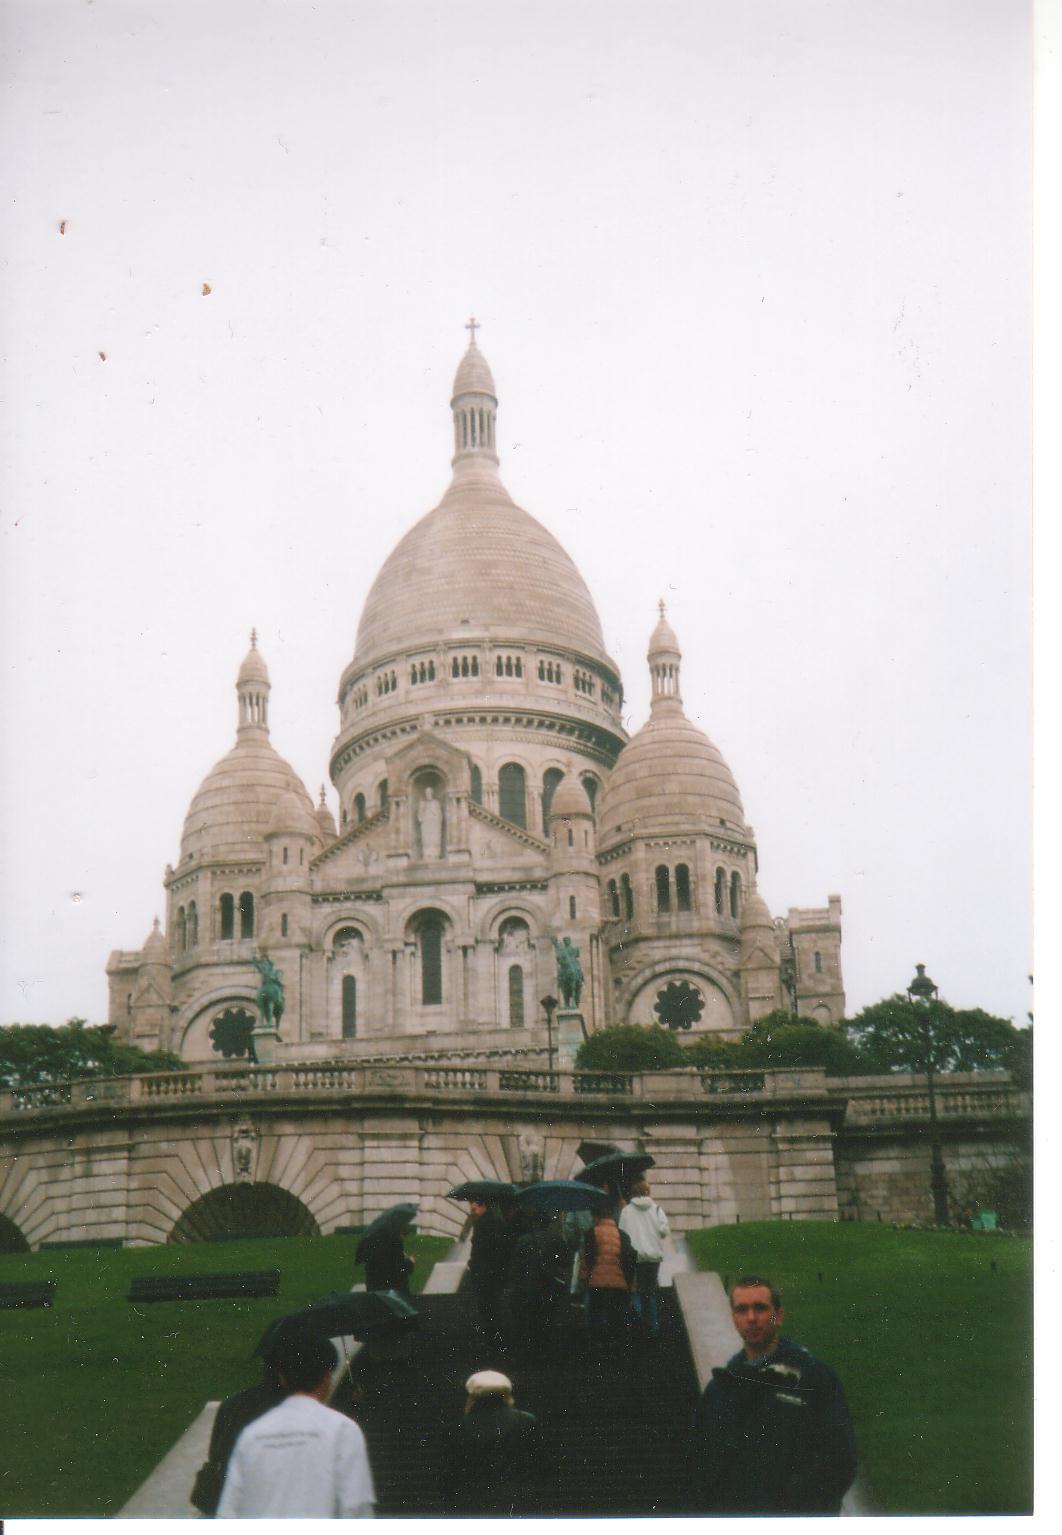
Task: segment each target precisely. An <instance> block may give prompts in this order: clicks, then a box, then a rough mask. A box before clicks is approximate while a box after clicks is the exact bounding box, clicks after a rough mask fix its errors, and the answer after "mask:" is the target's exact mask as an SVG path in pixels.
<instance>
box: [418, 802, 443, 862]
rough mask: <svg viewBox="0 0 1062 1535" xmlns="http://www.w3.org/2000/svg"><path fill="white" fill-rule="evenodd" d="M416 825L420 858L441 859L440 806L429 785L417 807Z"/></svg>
mask: <svg viewBox="0 0 1062 1535" xmlns="http://www.w3.org/2000/svg"><path fill="white" fill-rule="evenodd" d="M417 825H418V826H419V827H420V856H421V857H422V858H441V857H442V832H443V827H442V806H441V805H440V804H439V801H438V800H437V799H436V798H435V790H434V789H433V788H432V787H431V785H430V784H429V785H428V786H427V788H426V789H425V790H424V794H423V797H422V799H421V801H420V805H419V806H418V807H417Z"/></svg>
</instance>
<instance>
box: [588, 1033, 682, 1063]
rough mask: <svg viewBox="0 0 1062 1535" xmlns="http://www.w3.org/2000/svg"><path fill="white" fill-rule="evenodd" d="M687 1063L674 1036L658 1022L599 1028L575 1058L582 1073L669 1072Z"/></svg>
mask: <svg viewBox="0 0 1062 1535" xmlns="http://www.w3.org/2000/svg"><path fill="white" fill-rule="evenodd" d="M686 1064H687V1061H686V1055H685V1052H684V1051H683V1049H682V1046H681V1045H680V1044H679V1042H678V1040H677V1039H676V1038H675V1036H674V1034H672V1033H670V1032H669V1031H668V1030H667V1029H662V1028H660V1026H659V1025H658V1024H655V1023H654V1024H650V1025H648V1026H643V1025H642V1024H637V1023H625V1024H620V1025H619V1026H618V1027H616V1028H613V1029H599V1030H597V1032H596V1033H594V1034H591V1036H590V1038H589V1039H585V1040H584V1041H583V1043H582V1044H581V1045H580V1046H579V1049H578V1051H577V1053H576V1056H575V1066H576V1070H578V1071H666V1070H667V1069H668V1068H669V1067H675V1066H685V1065H686Z"/></svg>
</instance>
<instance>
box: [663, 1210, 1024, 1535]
mask: <svg viewBox="0 0 1062 1535" xmlns="http://www.w3.org/2000/svg"><path fill="white" fill-rule="evenodd" d="M689 1247H690V1251H691V1253H692V1254H693V1256H694V1259H695V1261H696V1263H697V1266H698V1267H699V1268H703V1269H714V1270H715V1271H716V1272H717V1273H719V1274H720V1275H721V1276H724V1275H726V1276H729V1278H730V1280H731V1282H732V1281H733V1280H734V1279H736V1278H738V1277H739V1275H741V1274H743V1273H760V1274H766V1275H767V1276H768V1277H769V1278H770V1279H772V1280H773V1281H774V1283H775V1284H776V1285H777V1286H778V1288H779V1289H780V1290H781V1292H782V1300H783V1305H784V1307H785V1312H786V1318H785V1324H784V1331H785V1333H786V1334H787V1335H788V1336H789V1337H791V1338H795V1339H796V1341H797V1342H798V1343H803V1344H804V1345H805V1347H807V1348H809V1349H810V1350H811V1351H812V1353H814V1354H817V1355H818V1356H819V1357H820V1358H822V1359H824V1360H826V1362H827V1363H828V1364H831V1365H833V1366H834V1368H835V1369H836V1370H837V1373H838V1374H839V1375H840V1377H841V1379H842V1381H843V1382H844V1387H845V1391H846V1393H847V1396H848V1401H849V1404H850V1406H851V1409H852V1416H853V1418H854V1420H855V1426H856V1437H857V1439H858V1442H859V1449H860V1460H861V1466H862V1472H863V1477H864V1480H865V1481H866V1483H867V1484H868V1489H869V1492H870V1494H871V1496H872V1498H873V1500H874V1503H875V1504H876V1506H877V1507H878V1508H880V1509H881V1510H882V1512H884V1513H890V1514H976V1513H981V1514H1002V1513H1027V1512H1029V1511H1030V1510H1031V1508H1032V1242H1031V1241H1030V1240H1028V1239H1026V1238H1019V1237H994V1236H989V1235H984V1236H978V1235H960V1234H951V1233H944V1232H942V1233H937V1232H929V1231H924V1232H923V1231H897V1230H893V1229H892V1228H891V1227H889V1226H877V1225H870V1224H862V1223H858V1224H857V1223H847V1222H846V1223H843V1224H839V1225H831V1224H826V1223H820V1222H817V1221H799V1222H798V1221H794V1222H763V1223H755V1224H749V1225H741V1226H717V1227H714V1228H712V1229H710V1230H707V1231H697V1232H693V1233H692V1234H691V1235H690V1237H689ZM736 1342H737V1340H736V1338H735V1343H736ZM735 1352H736V1349H735Z"/></svg>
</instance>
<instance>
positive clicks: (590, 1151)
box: [576, 1141, 619, 1166]
mask: <svg viewBox="0 0 1062 1535" xmlns="http://www.w3.org/2000/svg"><path fill="white" fill-rule="evenodd" d="M618 1150H619V1147H618V1146H616V1145H614V1144H613V1142H612V1141H580V1142H579V1146H578V1149H577V1152H576V1155H577V1156H578V1158H579V1160H580V1162H585V1163H586V1164H587V1166H589V1165H590V1163H591V1162H596V1161H597V1159H598V1157H607V1156H608V1155H609V1153H610V1152H613V1151H618Z"/></svg>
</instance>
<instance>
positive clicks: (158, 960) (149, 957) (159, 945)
mask: <svg viewBox="0 0 1062 1535" xmlns="http://www.w3.org/2000/svg"><path fill="white" fill-rule="evenodd" d="M140 955H141V959H142V960H143V962H144V963H145V964H148V965H158V964H165V963H166V961H167V960H168V958H169V954H168V952H167V949H166V940H165V938H163V936H162V929H161V927H160V926H159V919H158V917H156V918H155V920H154V922H153V923H152V924H151V932H150V933H149V934H148V935H147V938H146V939H145V940H144V947H143V948H142V949H141V951H140Z"/></svg>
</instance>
